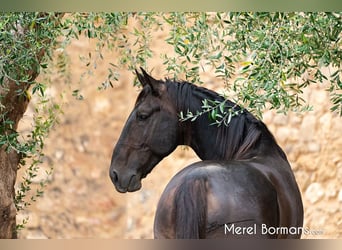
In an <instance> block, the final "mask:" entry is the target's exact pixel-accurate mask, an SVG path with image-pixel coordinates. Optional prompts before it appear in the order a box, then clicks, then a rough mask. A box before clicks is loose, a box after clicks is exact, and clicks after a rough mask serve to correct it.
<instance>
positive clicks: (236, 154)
mask: <svg viewBox="0 0 342 250" xmlns="http://www.w3.org/2000/svg"><path fill="white" fill-rule="evenodd" d="M166 83H168V84H167V85H168V86H170V85H176V86H177V94H176V95H175V96H174V97H173V98H175V99H176V105H177V106H178V107H180V110H183V112H186V111H187V110H185V109H184V108H185V107H191V108H190V109H191V110H202V106H201V105H202V100H204V99H208V100H213V101H214V100H217V101H224V100H225V98H224V97H223V96H221V95H219V94H218V93H216V92H214V91H212V90H209V89H206V88H203V87H199V86H196V85H194V84H191V83H188V82H173V81H170V80H168V79H167V80H166ZM226 108H233V109H234V110H239V111H241V112H239V114H238V115H236V116H233V118H232V119H231V121H230V122H229V124H228V126H225V125H221V126H219V127H217V134H216V135H212V136H216V144H217V145H218V147H217V149H218V150H219V152H218V153H219V155H220V156H222V157H223V158H224V159H247V158H250V157H252V156H253V154H254V153H255V149H256V148H258V147H260V146H263V145H271V146H273V147H275V149H276V151H278V153H279V154H280V156H281V157H282V158H284V159H286V155H285V153H284V152H283V150H282V149H281V148H280V147H279V145H278V144H277V142H276V140H275V138H274V136H273V135H272V133H271V132H270V131H269V130H268V128H267V127H266V125H265V124H264V123H263V122H262V121H260V120H259V119H257V118H256V117H255V116H253V115H252V114H251V113H250V112H248V111H247V110H246V109H244V108H241V107H240V106H238V105H237V104H236V103H234V102H232V101H229V100H226ZM208 121H209V120H208V119H199V122H202V123H206V124H203V126H208V125H209V124H208ZM213 126H215V125H213Z"/></svg>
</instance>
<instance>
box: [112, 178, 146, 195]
mask: <svg viewBox="0 0 342 250" xmlns="http://www.w3.org/2000/svg"><path fill="white" fill-rule="evenodd" d="M115 188H116V190H117V191H118V192H119V193H127V192H135V191H138V190H140V189H141V181H140V180H139V181H134V182H132V181H131V182H130V183H129V186H127V187H121V186H119V185H115Z"/></svg>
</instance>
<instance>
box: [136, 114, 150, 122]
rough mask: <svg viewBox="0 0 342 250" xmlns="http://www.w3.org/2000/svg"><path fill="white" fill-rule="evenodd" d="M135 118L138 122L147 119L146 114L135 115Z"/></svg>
mask: <svg viewBox="0 0 342 250" xmlns="http://www.w3.org/2000/svg"><path fill="white" fill-rule="evenodd" d="M137 118H138V120H139V121H145V120H146V119H147V118H148V115H147V114H137Z"/></svg>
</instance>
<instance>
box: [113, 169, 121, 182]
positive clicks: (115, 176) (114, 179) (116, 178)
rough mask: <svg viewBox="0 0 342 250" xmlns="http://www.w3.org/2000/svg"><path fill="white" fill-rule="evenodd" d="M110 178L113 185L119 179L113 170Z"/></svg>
mask: <svg viewBox="0 0 342 250" xmlns="http://www.w3.org/2000/svg"><path fill="white" fill-rule="evenodd" d="M111 177H112V181H113V182H114V183H115V182H117V181H118V179H119V177H118V174H117V173H116V171H115V170H113V171H112V174H111Z"/></svg>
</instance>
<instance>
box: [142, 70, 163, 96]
mask: <svg viewBox="0 0 342 250" xmlns="http://www.w3.org/2000/svg"><path fill="white" fill-rule="evenodd" d="M140 70H141V72H142V74H140V73H139V72H138V71H137V70H135V72H136V74H137V77H138V80H139V82H140V83H141V85H142V86H143V87H145V85H149V86H150V87H151V89H152V93H153V94H154V95H160V91H161V88H162V84H161V82H160V81H158V80H156V79H154V78H153V77H152V76H150V75H149V74H148V73H147V72H146V71H145V70H144V69H143V68H140Z"/></svg>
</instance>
